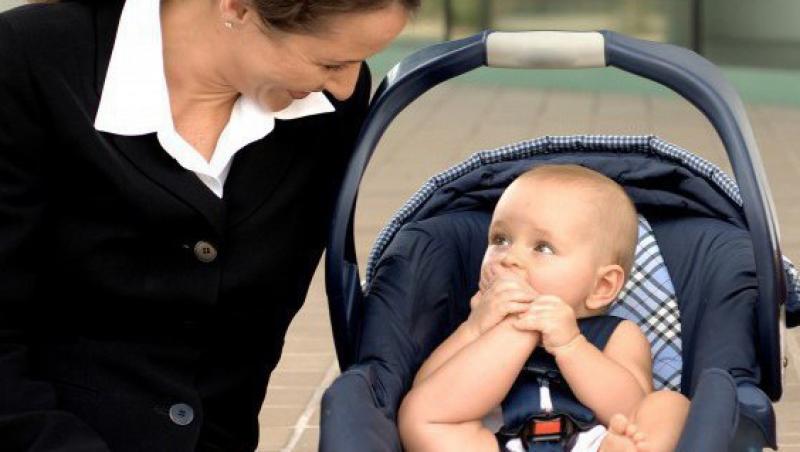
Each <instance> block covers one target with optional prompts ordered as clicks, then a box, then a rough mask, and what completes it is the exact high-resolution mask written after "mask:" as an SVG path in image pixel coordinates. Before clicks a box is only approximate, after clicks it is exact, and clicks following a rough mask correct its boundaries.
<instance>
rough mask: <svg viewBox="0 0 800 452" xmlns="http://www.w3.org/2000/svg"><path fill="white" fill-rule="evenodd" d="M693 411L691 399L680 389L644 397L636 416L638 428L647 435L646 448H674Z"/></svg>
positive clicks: (665, 449)
mask: <svg viewBox="0 0 800 452" xmlns="http://www.w3.org/2000/svg"><path fill="white" fill-rule="evenodd" d="M688 414H689V400H688V399H687V398H686V397H684V396H683V394H681V393H680V392H676V391H669V390H662V391H656V392H652V393H650V394H648V395H647V397H645V399H644V400H642V403H641V404H640V405H639V408H638V409H637V410H636V413H635V414H634V416H633V422H634V423H635V424H636V429H637V430H638V431H639V432H642V433H643V434H644V443H645V444H646V445H647V447H646V449H647V450H649V451H653V452H661V451H673V450H675V446H677V445H678V440H679V439H680V437H681V432H682V431H683V424H684V423H685V422H686V416H687V415H688Z"/></svg>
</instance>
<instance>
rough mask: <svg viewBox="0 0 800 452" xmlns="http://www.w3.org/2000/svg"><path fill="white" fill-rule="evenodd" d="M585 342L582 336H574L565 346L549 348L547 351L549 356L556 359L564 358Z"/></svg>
mask: <svg viewBox="0 0 800 452" xmlns="http://www.w3.org/2000/svg"><path fill="white" fill-rule="evenodd" d="M584 342H586V337H584V335H583V334H580V333H578V334H576V335H575V337H573V338H572V339H570V340H569V342H567V343H566V344H562V345H558V346H555V347H549V349H548V350H547V351H548V352H549V353H550V354H551V355H553V356H554V357H556V358H559V357H563V356H566V355H568V354H570V353H571V352H573V351H574V350H575V349H577V348H578V347H579V346H580V345H581V344H583V343H584Z"/></svg>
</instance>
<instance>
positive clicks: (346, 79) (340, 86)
mask: <svg viewBox="0 0 800 452" xmlns="http://www.w3.org/2000/svg"><path fill="white" fill-rule="evenodd" d="M360 71H361V63H353V64H348V65H347V66H346V67H344V68H342V69H341V70H340V71H338V72H336V73H334V74H333V75H332V76H331V78H330V79H328V82H327V83H326V84H325V89H326V90H327V91H328V92H329V93H331V94H333V97H335V98H337V99H339V100H347V99H349V98H350V96H352V95H353V91H355V89H356V83H357V82H358V74H359V72H360Z"/></svg>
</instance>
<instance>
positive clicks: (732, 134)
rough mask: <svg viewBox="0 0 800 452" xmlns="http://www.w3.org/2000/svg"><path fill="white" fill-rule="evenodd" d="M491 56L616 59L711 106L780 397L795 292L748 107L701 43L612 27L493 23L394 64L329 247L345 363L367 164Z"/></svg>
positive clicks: (352, 341)
mask: <svg viewBox="0 0 800 452" xmlns="http://www.w3.org/2000/svg"><path fill="white" fill-rule="evenodd" d="M601 38H602V49H603V54H602V55H600V42H601ZM531 40H541V41H542V42H541V43H539V44H537V43H531V42H530V41H531ZM551 47H552V48H551ZM489 64H493V65H495V66H503V67H524V68H532V67H535V68H556V67H558V68H576V67H597V66H598V65H599V66H602V65H606V66H614V67H617V68H619V69H622V70H624V71H626V72H630V73H633V74H636V75H639V76H642V77H644V78H647V79H650V80H653V81H655V82H657V83H660V84H662V85H664V86H666V87H668V88H671V89H672V90H674V91H675V92H677V93H678V94H680V95H681V96H683V97H684V98H686V99H687V100H688V101H690V102H691V103H692V104H694V105H695V106H696V107H697V108H698V109H700V110H701V111H702V112H703V113H704V114H705V116H706V117H707V118H708V119H709V120H710V122H711V124H712V125H713V126H714V128H715V129H716V131H717V133H718V134H719V136H720V138H721V140H722V142H723V144H724V146H725V150H726V151H727V153H728V158H729V160H730V162H731V166H732V167H733V172H734V175H735V177H736V181H737V183H738V185H739V188H740V191H741V196H742V200H743V209H744V215H745V219H746V221H747V224H748V228H749V230H750V234H751V237H752V240H753V248H754V253H755V261H756V262H755V263H756V273H757V280H758V295H759V303H758V306H757V307H756V311H757V322H758V325H757V327H758V336H757V337H758V347H759V350H760V354H759V365H760V368H761V376H762V379H761V385H762V388H763V389H764V391H765V392H766V393H767V394H768V395H769V396H770V398H772V399H773V400H777V399H778V398H779V397H780V395H781V392H782V388H781V371H780V345H779V331H778V311H779V308H780V306H781V305H783V303H784V301H785V299H786V294H787V292H786V285H785V281H784V275H783V270H782V267H781V265H782V261H781V252H780V248H779V245H778V230H777V222H776V217H775V213H774V212H775V210H774V207H773V204H772V199H771V196H770V192H769V187H768V186H767V184H766V177H765V174H764V169H763V165H762V163H761V158H760V156H759V153H758V148H757V146H756V143H755V139H754V136H753V131H752V129H751V127H750V123H749V121H748V119H747V116H746V114H745V110H744V106H743V104H742V102H741V100H740V98H739V95H738V94H737V93H736V91H735V90H734V89H733V88H732V87H731V86H730V84H729V83H728V82H727V81H726V80H725V79H724V77H723V76H722V74H721V73H720V71H719V70H718V69H717V68H716V67H715V66H714V65H712V64H711V63H709V62H708V61H707V60H705V59H704V58H702V57H700V56H699V55H697V54H695V53H694V52H692V51H690V50H687V49H684V48H681V47H677V46H673V45H669V44H660V43H655V42H648V41H643V40H638V39H634V38H630V37H626V36H622V35H619V34H617V33H614V32H610V31H602V32H513V33H506V32H490V31H485V32H482V33H480V34H477V35H474V36H471V37H469V38H465V39H461V40H457V41H449V42H444V43H440V44H436V45H433V46H430V47H427V48H425V49H422V50H420V51H418V52H416V53H414V54H412V55H410V56H408V57H407V58H405V59H404V60H402V61H401V62H400V63H398V64H397V65H396V66H395V67H394V68H392V69H391V70H390V71H389V73H388V74H387V75H386V78H385V79H384V80H383V82H382V83H381V85H380V87H379V88H378V90H377V92H376V93H375V96H374V98H373V101H372V104H371V106H370V111H369V113H368V115H367V119H366V122H365V123H364V126H363V127H362V129H361V132H360V135H359V138H358V140H357V142H356V147H355V150H354V154H353V157H352V159H351V161H350V164H349V167H348V169H347V173H346V175H345V178H344V182H343V185H342V188H341V190H340V192H339V198H338V200H337V204H336V206H335V210H334V218H333V224H332V227H331V230H330V236H329V242H328V248H327V251H326V288H327V292H328V300H329V306H330V315H331V321H332V323H333V332H334V340H335V343H336V350H337V355H338V358H339V363H340V367H341V368H342V369H345V368H347V367H348V366H349V365H350V364H351V363H352V362H353V361H352V360H353V359H354V355H355V353H356V350H357V345H358V344H357V343H356V341H357V338H358V334H359V331H360V312H361V309H362V306H361V305H362V301H363V296H362V293H361V290H360V282H359V276H358V263H357V260H356V257H355V249H354V247H353V210H354V208H355V202H356V196H357V193H358V186H359V184H360V183H361V178H362V176H363V174H364V171H365V170H366V166H367V163H368V162H369V159H370V157H371V156H372V153H373V152H374V150H375V148H376V146H377V144H378V141H379V140H380V138H381V136H382V135H383V133H384V131H385V130H386V128H387V127H388V125H389V123H390V122H391V121H392V120H393V119H394V118H395V116H397V115H398V114H399V113H400V112H401V111H402V110H403V109H404V108H405V107H406V106H407V105H408V104H410V103H411V102H413V101H414V100H415V99H416V98H417V97H419V96H421V95H422V94H423V93H425V92H426V91H428V90H429V89H431V88H433V87H434V86H436V85H438V84H439V83H441V82H443V81H445V80H448V79H450V78H452V77H455V76H458V75H461V74H463V73H466V72H468V71H470V70H472V69H475V68H478V67H481V66H486V65H489ZM772 300H776V301H777V303H772V302H771V301H772Z"/></svg>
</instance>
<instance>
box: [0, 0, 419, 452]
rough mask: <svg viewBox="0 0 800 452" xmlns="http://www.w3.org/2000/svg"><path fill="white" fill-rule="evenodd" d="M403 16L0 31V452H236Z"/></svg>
mask: <svg viewBox="0 0 800 452" xmlns="http://www.w3.org/2000/svg"><path fill="white" fill-rule="evenodd" d="M417 4H418V0H304V1H301V0H297V1H289V0H162V1H161V2H159V1H158V0H129V1H128V2H127V3H125V4H123V1H122V0H108V1H103V2H60V3H56V4H48V5H28V6H25V7H21V8H18V9H15V10H11V11H8V12H6V13H3V14H0V68H1V69H0V445H2V447H0V448H2V450H4V451H15V450H37V451H44V450H54V449H58V450H69V451H73V450H75V451H78V450H80V451H94V450H98V451H99V450H114V451H128V450H131V451H132V450H137V451H159V450H169V451H190V450H220V451H245V450H253V449H254V448H255V445H256V443H257V436H258V426H257V415H258V411H259V408H260V405H261V402H262V399H263V396H264V393H265V389H266V384H267V381H268V379H269V375H270V372H271V371H272V369H273V368H274V367H275V365H276V363H277V361H278V359H279V357H280V353H281V347H282V344H283V337H284V334H285V332H286V329H287V326H288V324H289V322H290V321H291V319H292V317H293V316H294V314H295V313H296V312H297V310H298V309H299V307H300V305H301V304H302V302H303V299H304V297H305V294H306V290H307V287H308V283H309V280H310V278H311V276H312V274H313V272H314V269H315V268H316V265H317V262H318V260H319V257H320V254H321V252H322V248H323V245H324V240H325V232H326V228H327V225H328V222H329V216H330V212H331V208H332V202H333V193H334V192H335V191H336V188H337V185H338V182H339V179H340V178H341V176H342V173H343V171H344V165H345V163H346V161H347V160H348V157H349V155H350V152H351V148H352V145H353V141H354V139H355V136H356V133H357V131H358V129H359V126H360V123H361V121H362V119H363V117H364V114H365V111H366V107H367V102H368V98H369V93H370V76H369V72H368V70H367V68H366V65H365V64H364V63H363V61H364V59H365V58H367V57H368V56H370V55H372V54H374V53H375V52H377V51H379V50H380V49H382V48H384V47H385V46H386V45H388V43H389V42H390V41H391V40H392V39H393V38H394V37H395V36H396V35H397V34H398V33H399V32H400V30H401V29H402V28H403V26H404V24H405V22H406V19H407V16H408V15H409V13H410V12H412V11H413V10H414V9H415V8H416V6H417Z"/></svg>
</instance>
